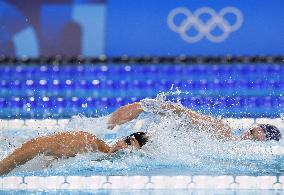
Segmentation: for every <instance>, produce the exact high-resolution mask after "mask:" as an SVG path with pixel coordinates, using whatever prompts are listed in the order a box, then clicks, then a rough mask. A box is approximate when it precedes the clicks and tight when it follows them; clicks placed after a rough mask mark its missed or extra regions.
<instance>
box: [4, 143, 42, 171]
mask: <svg viewBox="0 0 284 195" xmlns="http://www.w3.org/2000/svg"><path fill="white" fill-rule="evenodd" d="M43 149H44V148H43V146H42V145H41V144H40V142H39V139H32V140H30V141H28V142H26V143H24V144H23V145H22V146H21V147H20V148H17V149H16V150H15V151H14V152H13V153H12V154H10V155H9V156H8V157H6V158H5V159H3V160H2V161H0V175H3V174H6V173H8V172H10V171H11V170H13V169H14V168H16V167H17V166H18V165H22V164H24V163H26V162H27V161H29V160H31V159H33V158H34V157H35V156H36V155H38V154H40V153H41V152H42V151H43Z"/></svg>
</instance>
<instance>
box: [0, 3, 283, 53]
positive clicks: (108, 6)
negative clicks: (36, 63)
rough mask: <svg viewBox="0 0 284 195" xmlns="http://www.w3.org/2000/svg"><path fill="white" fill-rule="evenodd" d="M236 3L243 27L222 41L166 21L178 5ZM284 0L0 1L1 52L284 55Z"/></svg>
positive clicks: (215, 6) (218, 7) (193, 8)
mask: <svg viewBox="0 0 284 195" xmlns="http://www.w3.org/2000/svg"><path fill="white" fill-rule="evenodd" d="M228 6H233V7H236V8H237V9H239V10H240V11H241V12H242V15H243V18H244V21H243V24H242V26H241V27H240V28H239V29H238V30H236V31H234V32H232V33H231V34H230V35H229V37H228V38H227V39H226V40H225V41H224V42H220V43H214V42H210V41H209V40H208V39H206V38H203V39H202V40H201V41H198V42H196V43H187V42H185V41H184V40H182V39H181V37H180V36H179V34H178V33H176V32H173V31H172V30H171V29H170V28H169V27H168V25H167V16H168V14H169V13H170V11H171V10H173V9H175V8H177V7H185V8H187V9H189V10H191V11H192V12H194V11H196V10H197V9H199V8H201V7H210V8H212V9H214V10H215V11H216V12H219V11H220V10H221V9H223V8H224V7H228ZM283 7H284V1H282V0H274V1H268V0H258V1H253V0H247V1H245V2H244V1H239V0H230V1H226V0H214V1H208V0H179V1H176V0H166V1H165V0H155V1H151V0H135V1H133V0H120V1H117V0H109V1H105V0H53V1H48V0H41V1H31V0H22V1H18V0H0V45H1V48H0V55H8V56H23V55H27V56H34V57H37V56H42V55H65V56H74V55H83V56H97V55H100V54H106V55H109V56H114V55H124V54H126V55H132V56H140V55H180V54H186V55H230V54H232V55H281V54H283V51H284V37H283V36H284V12H283Z"/></svg>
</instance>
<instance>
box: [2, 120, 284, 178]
mask: <svg viewBox="0 0 284 195" xmlns="http://www.w3.org/2000/svg"><path fill="white" fill-rule="evenodd" d="M147 117H148V115H147V114H144V116H143V115H142V116H141V117H139V118H138V119H136V120H135V121H133V122H131V123H128V124H125V125H122V126H120V127H118V130H117V133H116V134H113V133H112V132H111V131H110V130H107V129H106V124H105V122H106V120H107V117H101V118H93V119H91V118H85V117H82V118H81V117H77V118H74V119H73V120H72V121H71V122H70V123H69V124H68V125H67V127H66V128H65V129H62V130H60V131H72V130H73V131H74V130H76V129H78V128H77V127H80V129H84V130H85V131H88V132H92V133H94V134H96V135H97V136H98V137H100V138H102V139H104V140H106V141H107V142H109V143H110V144H111V143H113V141H114V140H115V138H119V137H123V136H125V135H128V134H129V133H130V132H131V131H136V130H135V128H134V126H135V124H137V122H139V121H143V120H144V125H143V126H145V128H144V130H147V131H149V133H151V142H149V143H148V144H147V145H145V146H144V147H143V148H142V149H141V150H130V149H127V150H124V151H121V152H118V154H114V155H111V156H106V155H104V154H101V153H96V152H93V153H92V152H89V153H86V154H79V155H77V156H76V157H73V158H68V159H59V160H56V161H54V162H52V163H51V164H50V165H49V166H45V167H44V168H43V166H44V165H45V164H46V162H45V160H46V158H45V157H44V156H43V155H42V156H39V157H37V158H35V159H34V160H32V161H30V162H29V163H27V164H25V165H23V166H21V167H18V168H17V169H15V170H14V171H12V172H11V173H10V174H9V175H17V176H29V175H38V176H50V175H65V176H70V175H80V176H91V175H147V176H149V175H169V176H172V175H252V176H259V175H274V176H275V175H284V164H283V161H284V153H283V152H282V153H279V152H278V153H277V150H276V149H275V147H280V148H283V147H284V141H283V140H281V141H280V142H273V141H272V142H266V143H264V142H253V141H241V142H233V141H232V142H222V141H218V140H215V139H213V138H211V137H209V136H207V133H204V132H197V131H196V130H195V129H194V127H190V126H184V125H185V123H184V121H183V120H182V119H177V118H175V117H174V118H173V117H172V116H170V117H169V116H167V117H161V118H160V119H159V120H153V119H152V118H150V119H149V117H148V118H147ZM54 132H58V131H49V132H47V131H45V130H41V131H19V130H17V129H9V130H6V131H2V132H1V133H2V136H1V142H0V148H1V150H0V151H1V154H0V159H1V158H3V157H4V156H6V155H7V154H9V153H10V152H11V151H13V150H14V149H15V148H16V147H18V146H20V145H21V144H22V143H23V142H24V141H26V140H29V139H31V138H34V137H37V136H39V135H48V134H52V133H54Z"/></svg>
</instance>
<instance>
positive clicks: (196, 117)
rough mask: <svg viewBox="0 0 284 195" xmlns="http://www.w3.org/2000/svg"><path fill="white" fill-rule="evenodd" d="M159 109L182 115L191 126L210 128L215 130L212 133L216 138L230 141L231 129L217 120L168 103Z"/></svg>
mask: <svg viewBox="0 0 284 195" xmlns="http://www.w3.org/2000/svg"><path fill="white" fill-rule="evenodd" d="M161 109H163V110H172V111H173V112H174V113H176V114H178V115H184V116H186V117H188V118H189V119H190V120H191V122H192V123H193V124H196V125H197V126H199V127H201V128H202V129H206V128H208V127H212V128H213V129H215V130H216V131H215V132H214V133H215V135H216V136H217V137H218V138H223V139H224V138H225V139H232V130H231V128H230V127H229V125H227V124H226V123H224V122H223V121H222V120H220V119H218V118H215V117H211V116H206V115H204V114H201V113H198V112H195V111H193V110H191V109H188V108H184V107H182V106H179V105H175V104H170V103H163V104H161Z"/></svg>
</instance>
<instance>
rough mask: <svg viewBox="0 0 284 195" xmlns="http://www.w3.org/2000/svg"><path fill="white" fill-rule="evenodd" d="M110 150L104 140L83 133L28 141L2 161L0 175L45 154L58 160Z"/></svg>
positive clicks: (0, 162) (59, 134)
mask: <svg viewBox="0 0 284 195" xmlns="http://www.w3.org/2000/svg"><path fill="white" fill-rule="evenodd" d="M109 150H110V147H109V146H108V145H107V144H106V143H105V142H104V141H103V140H100V139H98V138H97V137H96V136H94V135H92V134H90V133H86V132H82V131H79V132H72V133H70V132H65V133H58V134H55V135H52V136H45V137H39V138H35V139H32V140H30V141H27V142H26V143H24V144H23V145H22V146H21V147H19V148H17V149H16V150H15V151H14V152H13V153H12V154H10V155H9V156H7V157H6V158H4V159H3V160H2V161H0V175H3V174H7V173H9V172H10V171H12V170H13V169H14V168H16V167H17V166H20V165H23V164H25V163H26V162H28V161H30V160H31V159H33V158H34V157H36V156H37V155H39V154H43V153H44V154H46V155H48V156H52V157H54V158H55V159H56V158H60V157H73V156H75V155H76V154H78V153H83V152H87V151H100V152H103V153H109Z"/></svg>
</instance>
